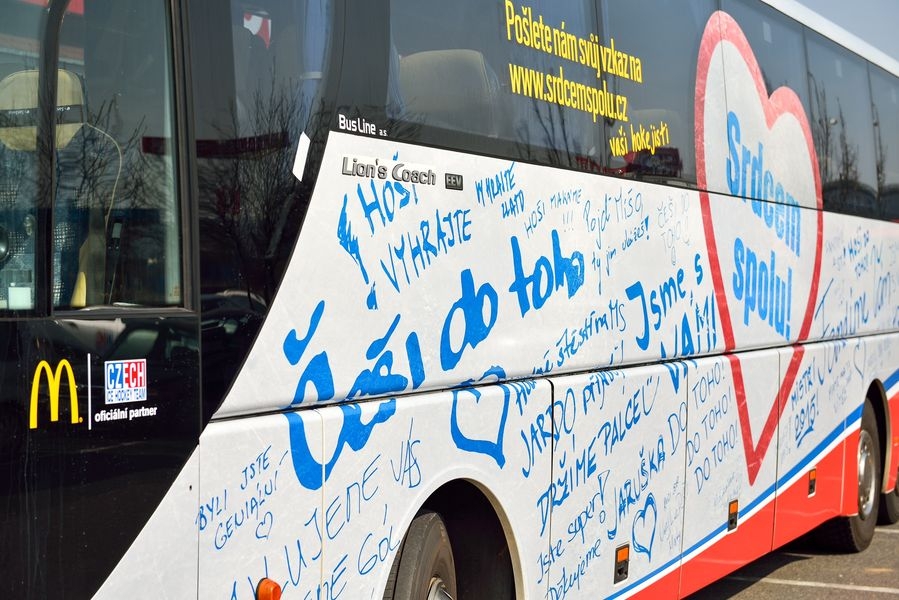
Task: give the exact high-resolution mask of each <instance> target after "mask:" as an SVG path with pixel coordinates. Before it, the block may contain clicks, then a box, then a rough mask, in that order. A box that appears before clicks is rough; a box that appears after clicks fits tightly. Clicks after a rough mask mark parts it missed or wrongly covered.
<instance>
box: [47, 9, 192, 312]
mask: <svg viewBox="0 0 899 600" xmlns="http://www.w3.org/2000/svg"><path fill="white" fill-rule="evenodd" d="M168 22H169V19H168V16H167V11H166V4H165V3H163V2H139V1H136V0H135V1H131V2H120V1H112V0H97V1H94V2H89V3H86V4H85V5H84V14H83V26H82V24H81V23H79V20H76V19H70V18H66V19H65V20H64V21H63V33H62V35H63V37H64V38H66V39H69V40H71V42H72V43H73V44H75V45H77V46H78V47H81V48H83V53H84V64H83V67H82V68H80V69H75V70H71V71H61V72H60V88H59V90H58V92H57V96H58V98H59V103H60V104H63V103H67V104H74V105H77V106H78V107H79V108H80V110H81V111H83V112H82V117H83V119H82V120H81V121H80V122H77V123H75V124H74V125H66V126H65V127H72V128H74V127H77V131H74V133H73V135H72V138H71V140H70V141H69V142H68V143H67V144H65V145H62V144H60V143H59V142H58V143H57V149H56V151H57V155H56V172H57V192H56V199H55V209H54V240H53V241H54V257H53V261H54V263H53V304H54V306H56V307H58V308H82V307H85V306H96V305H103V304H107V305H108V304H116V305H119V306H132V305H140V306H147V305H149V306H170V305H179V304H181V287H182V281H181V253H180V247H181V236H180V230H181V220H180V209H179V204H178V201H177V195H176V192H175V167H174V147H175V145H174V144H173V143H172V140H173V139H174V124H175V120H174V106H173V83H172V66H171V65H172V57H171V50H170V48H171V39H170V36H169V27H168ZM70 29H72V31H69V30H70ZM63 73H65V75H66V77H65V78H64V77H63ZM64 82H65V87H64V86H63V85H62V84H63V83H64ZM64 94H65V95H69V96H70V97H68V98H64Z"/></svg>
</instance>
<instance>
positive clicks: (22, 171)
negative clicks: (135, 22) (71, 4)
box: [0, 1, 83, 315]
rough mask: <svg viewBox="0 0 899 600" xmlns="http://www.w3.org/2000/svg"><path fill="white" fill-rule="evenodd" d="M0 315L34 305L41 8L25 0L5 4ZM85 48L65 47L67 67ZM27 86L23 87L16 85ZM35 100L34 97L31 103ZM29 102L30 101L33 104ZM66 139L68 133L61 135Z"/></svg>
mask: <svg viewBox="0 0 899 600" xmlns="http://www.w3.org/2000/svg"><path fill="white" fill-rule="evenodd" d="M0 9H2V13H3V18H2V19H0V315H2V314H3V312H5V311H6V310H28V309H31V308H33V306H34V293H35V291H34V285H35V279H36V277H35V267H36V265H35V239H36V238H35V236H36V234H37V230H38V227H37V210H36V209H37V170H38V162H37V155H36V148H37V127H36V114H35V112H34V109H35V107H36V104H35V101H36V92H37V88H36V86H34V94H31V90H30V89H29V90H28V93H27V94H24V95H26V96H28V98H23V97H22V96H23V94H22V93H20V92H18V91H17V88H18V87H19V86H20V85H24V86H25V87H26V88H30V87H33V84H32V83H31V82H30V81H29V82H25V80H26V79H29V80H33V78H34V75H36V74H37V68H38V66H39V56H40V44H41V38H42V31H41V25H42V22H41V10H40V8H39V7H36V6H32V5H29V4H25V3H22V2H10V1H5V2H2V3H0ZM82 54H83V53H82V52H81V49H80V48H71V47H67V46H64V47H63V48H61V49H60V59H61V61H65V62H64V63H63V64H68V63H74V64H78V63H80V62H81V61H82ZM17 82H24V83H17ZM31 96H34V98H33V99H32V98H31ZM29 101H30V102H29ZM60 134H61V135H62V134H63V132H62V131H60Z"/></svg>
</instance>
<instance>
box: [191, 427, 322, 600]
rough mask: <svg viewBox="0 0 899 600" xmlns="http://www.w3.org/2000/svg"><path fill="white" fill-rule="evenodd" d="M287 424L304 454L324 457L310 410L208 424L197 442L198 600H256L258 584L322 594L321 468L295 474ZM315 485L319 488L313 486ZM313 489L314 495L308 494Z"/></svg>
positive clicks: (299, 594) (288, 591)
mask: <svg viewBox="0 0 899 600" xmlns="http://www.w3.org/2000/svg"><path fill="white" fill-rule="evenodd" d="M288 422H293V423H294V427H293V428H294V429H296V430H299V431H302V432H303V440H302V442H303V443H302V445H301V446H300V447H301V448H302V449H304V450H307V449H308V451H309V452H310V453H314V454H313V455H314V456H315V457H318V456H320V454H321V452H322V432H321V419H320V417H319V415H318V414H317V413H316V412H315V411H304V412H302V413H298V414H289V415H283V414H278V415H267V416H261V417H254V418H249V419H240V420H234V421H227V422H213V423H211V424H210V425H209V426H208V427H207V428H206V430H205V431H204V433H203V435H202V437H201V439H200V469H201V473H200V501H199V507H198V509H197V515H196V518H195V521H194V526H195V527H197V529H198V530H199V538H200V550H199V557H200V559H199V560H200V566H199V587H198V593H197V597H198V598H233V599H235V600H244V599H246V600H255V590H256V586H257V585H258V583H259V580H260V579H262V578H263V577H269V578H271V579H273V580H274V581H276V582H278V583H279V584H281V586H282V587H283V588H284V591H285V594H287V595H288V597H291V596H296V597H300V598H304V597H306V596H307V594H309V595H310V596H311V597H323V596H316V594H318V593H320V588H321V585H322V577H323V575H322V563H323V559H322V556H323V543H322V539H323V535H324V533H323V532H324V520H323V518H322V492H321V482H322V479H323V477H324V474H323V469H322V467H321V466H320V464H313V465H312V466H311V467H309V465H307V467H308V468H306V469H304V470H302V471H301V476H302V479H303V481H306V482H307V485H308V487H305V486H303V485H301V483H300V476H299V475H298V474H297V473H296V472H295V469H294V462H293V460H292V458H291V452H292V442H293V440H292V438H291V435H290V431H291V428H290V427H289V426H288ZM316 483H317V484H318V485H317V487H316V485H315V484H316ZM310 488H314V489H310Z"/></svg>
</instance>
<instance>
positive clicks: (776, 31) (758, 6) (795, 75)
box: [721, 0, 808, 111]
mask: <svg viewBox="0 0 899 600" xmlns="http://www.w3.org/2000/svg"><path fill="white" fill-rule="evenodd" d="M721 7H722V9H723V10H724V11H725V12H727V13H729V14H730V15H731V16H732V17H733V18H734V19H735V20H736V21H737V23H739V24H740V28H741V29H742V30H743V34H744V35H745V36H746V39H747V40H748V41H749V45H750V46H751V47H752V51H753V53H754V54H755V58H756V60H757V61H758V64H759V68H760V69H761V71H762V77H763V78H764V80H765V87H766V88H767V90H768V94H769V95H770V94H771V93H772V92H774V90H776V89H777V88H779V87H788V88H790V89H791V90H793V91H794V92H795V93H796V95H797V96H799V99H800V100H802V105H803V106H804V107H805V108H806V111H808V84H807V83H806V73H807V72H808V71H807V70H806V66H805V45H804V41H803V38H802V28H801V27H800V26H799V24H798V23H796V22H795V21H793V20H792V19H789V18H788V17H785V16H784V15H783V14H781V13H780V12H778V11H776V10H774V9H773V8H771V7H770V6H767V5H765V4H762V3H760V2H748V1H746V0H724V1H723V2H722V4H721Z"/></svg>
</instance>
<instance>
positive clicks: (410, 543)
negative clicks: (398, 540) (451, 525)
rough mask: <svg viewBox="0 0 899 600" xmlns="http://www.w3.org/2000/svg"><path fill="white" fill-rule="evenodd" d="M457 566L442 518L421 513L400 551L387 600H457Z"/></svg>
mask: <svg viewBox="0 0 899 600" xmlns="http://www.w3.org/2000/svg"><path fill="white" fill-rule="evenodd" d="M455 597H456V566H455V563H454V562H453V549H452V546H450V541H449V534H448V533H447V531H446V526H445V525H444V524H443V519H442V518H441V517H440V515H439V514H437V513H436V512H433V511H428V510H426V511H422V512H420V513H419V514H418V515H417V516H416V517H415V518H414V519H412V523H411V524H410V525H409V531H408V532H406V537H405V538H404V539H403V543H402V545H401V546H400V548H399V551H398V552H397V555H396V558H394V560H393V565H392V566H391V567H390V576H389V577H388V579H387V588H386V589H385V590H384V600H454V599H455Z"/></svg>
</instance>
